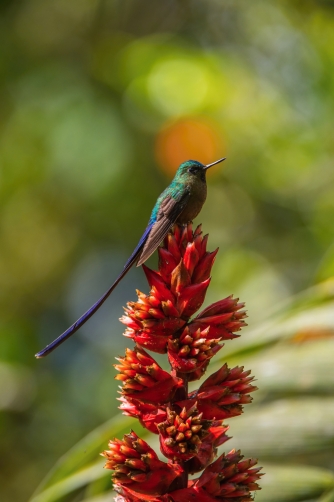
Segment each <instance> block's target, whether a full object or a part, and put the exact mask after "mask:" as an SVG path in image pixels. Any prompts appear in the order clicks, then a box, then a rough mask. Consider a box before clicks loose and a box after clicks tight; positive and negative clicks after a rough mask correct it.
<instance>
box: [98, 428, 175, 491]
mask: <svg viewBox="0 0 334 502" xmlns="http://www.w3.org/2000/svg"><path fill="white" fill-rule="evenodd" d="M109 448H110V449H109V450H106V451H104V452H103V453H102V455H103V456H104V457H106V459H107V463H106V465H105V468H106V469H112V470H113V471H114V473H113V476H112V479H113V482H114V483H115V484H116V485H120V486H123V485H126V487H127V488H128V489H130V490H131V493H133V494H134V495H137V496H138V494H148V495H162V494H164V493H166V492H167V490H168V488H169V486H170V485H171V483H172V482H173V481H174V479H175V478H177V476H180V475H181V474H182V469H181V467H180V466H172V464H166V463H165V462H162V461H161V460H159V459H158V457H157V455H156V453H155V452H154V450H153V449H152V448H151V447H150V446H149V445H148V444H147V443H146V442H145V441H143V440H142V439H140V438H139V437H138V436H137V434H136V433H135V432H133V431H132V432H131V433H130V434H126V435H125V436H124V438H123V441H121V440H119V439H115V440H114V441H110V442H109ZM123 451H125V453H123ZM151 500H152V499H151Z"/></svg>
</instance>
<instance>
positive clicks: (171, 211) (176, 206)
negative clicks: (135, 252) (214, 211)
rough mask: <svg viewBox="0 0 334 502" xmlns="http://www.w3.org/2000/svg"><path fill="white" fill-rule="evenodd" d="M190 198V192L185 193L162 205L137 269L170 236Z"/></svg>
mask: <svg viewBox="0 0 334 502" xmlns="http://www.w3.org/2000/svg"><path fill="white" fill-rule="evenodd" d="M189 197H190V192H189V191H184V192H183V193H182V194H180V195H179V194H176V196H174V197H173V196H172V195H168V196H166V197H165V198H164V199H163V201H162V202H161V204H160V207H159V211H158V214H157V219H156V221H155V222H154V223H153V225H152V227H151V229H150V232H149V234H148V236H147V238H146V242H145V244H144V246H143V249H142V250H141V251H140V253H139V258H138V261H137V267H139V266H140V265H142V264H143V263H144V262H145V261H146V260H147V259H148V258H149V257H150V256H151V254H153V253H154V251H155V250H156V249H157V247H158V246H159V244H160V243H161V242H162V241H163V239H164V238H165V237H166V235H167V234H168V232H169V230H170V229H171V227H172V226H173V225H174V223H175V222H176V220H177V219H178V217H179V216H180V214H181V213H182V211H183V209H184V208H185V207H186V205H187V202H188V200H189Z"/></svg>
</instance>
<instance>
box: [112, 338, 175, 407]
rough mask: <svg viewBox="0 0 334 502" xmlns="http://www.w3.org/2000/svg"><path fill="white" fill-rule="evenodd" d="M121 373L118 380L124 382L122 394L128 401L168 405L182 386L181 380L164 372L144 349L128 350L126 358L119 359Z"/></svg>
mask: <svg viewBox="0 0 334 502" xmlns="http://www.w3.org/2000/svg"><path fill="white" fill-rule="evenodd" d="M117 359H118V361H119V362H120V364H115V368H116V369H117V370H118V371H119V372H120V373H119V375H116V377H115V378H116V379H117V380H121V381H122V382H123V388H122V394H123V395H125V396H127V398H128V399H131V398H136V399H137V400H140V402H148V403H166V402H168V401H170V400H171V399H172V397H173V396H174V394H175V392H176V389H177V388H178V387H181V386H182V380H181V378H177V377H175V376H173V375H170V374H169V373H168V372H167V371H164V370H163V369H162V368H161V367H160V366H159V365H158V364H157V363H156V362H155V361H154V359H153V358H152V357H151V356H149V355H148V354H147V353H146V352H145V351H144V350H143V349H141V348H139V347H136V348H135V349H134V350H130V349H126V351H125V357H120V358H117Z"/></svg>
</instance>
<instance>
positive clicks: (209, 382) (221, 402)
mask: <svg viewBox="0 0 334 502" xmlns="http://www.w3.org/2000/svg"><path fill="white" fill-rule="evenodd" d="M249 375H250V371H244V369H243V367H240V368H239V367H238V366H237V367H236V368H233V369H232V370H231V369H229V368H228V366H227V364H224V366H222V368H220V370H218V371H216V373H213V374H212V375H211V376H210V377H209V378H207V379H206V380H205V382H204V383H202V385H201V386H200V388H199V389H198V390H196V391H194V392H191V393H190V394H189V396H188V399H186V400H183V401H180V402H178V405H179V406H182V407H186V408H187V409H188V408H190V407H191V406H193V405H194V404H195V402H196V403H197V407H198V410H199V411H200V412H201V413H203V417H204V418H206V419H211V418H212V417H213V416H214V417H215V418H217V419H225V418H230V417H235V416H237V415H241V413H242V405H244V404H248V403H251V402H252V398H251V397H250V395H249V393H250V392H254V391H255V390H257V387H255V385H252V384H251V382H252V381H253V379H254V377H252V376H249Z"/></svg>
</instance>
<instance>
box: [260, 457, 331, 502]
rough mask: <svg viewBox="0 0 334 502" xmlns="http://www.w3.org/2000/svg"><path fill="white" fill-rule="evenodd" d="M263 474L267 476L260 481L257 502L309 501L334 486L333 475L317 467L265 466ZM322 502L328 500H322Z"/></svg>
mask: <svg viewBox="0 0 334 502" xmlns="http://www.w3.org/2000/svg"><path fill="white" fill-rule="evenodd" d="M263 472H264V473H265V475H264V476H263V477H262V478H261V481H260V485H261V488H262V489H261V490H260V491H259V492H256V495H255V500H256V502H290V501H291V502H292V501H297V500H299V501H302V500H305V501H306V500H308V501H309V500H310V499H312V498H314V497H319V496H321V495H322V494H323V493H325V492H328V490H329V489H332V488H333V486H334V475H333V473H332V472H331V471H329V470H327V469H320V468H317V467H310V466H296V465H284V466H282V465H277V464H265V465H264V466H263ZM330 500H331V499H329V500H328V502H330ZM319 502H320V501H319ZM321 502H327V500H326V499H324V500H322V499H321Z"/></svg>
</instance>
